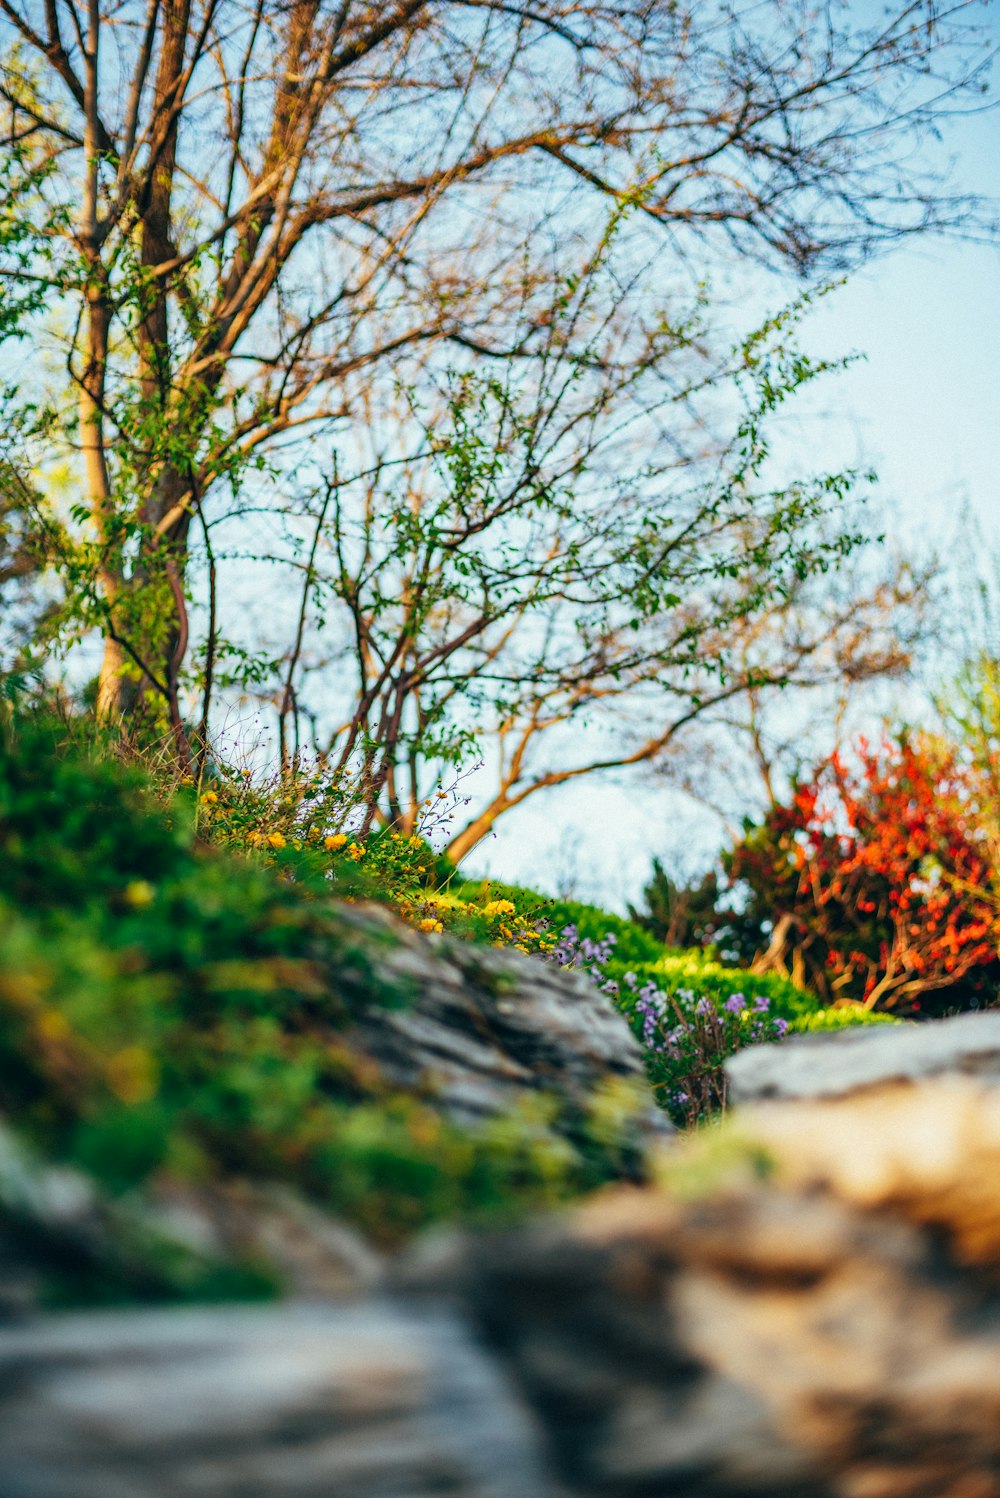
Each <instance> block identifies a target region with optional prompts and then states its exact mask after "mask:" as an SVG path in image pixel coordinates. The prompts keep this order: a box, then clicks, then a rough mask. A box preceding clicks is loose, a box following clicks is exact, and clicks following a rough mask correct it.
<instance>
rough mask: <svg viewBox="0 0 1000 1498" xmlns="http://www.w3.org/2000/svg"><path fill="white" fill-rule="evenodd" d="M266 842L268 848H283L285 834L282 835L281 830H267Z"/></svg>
mask: <svg viewBox="0 0 1000 1498" xmlns="http://www.w3.org/2000/svg"><path fill="white" fill-rule="evenodd" d="M267 844H268V847H270V848H283V847H284V846H285V836H284V833H282V832H269V833H268V834H267Z"/></svg>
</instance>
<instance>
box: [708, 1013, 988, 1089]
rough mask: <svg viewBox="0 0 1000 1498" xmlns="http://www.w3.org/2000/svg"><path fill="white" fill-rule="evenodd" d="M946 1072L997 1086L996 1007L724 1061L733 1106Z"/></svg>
mask: <svg viewBox="0 0 1000 1498" xmlns="http://www.w3.org/2000/svg"><path fill="white" fill-rule="evenodd" d="M948 1074H952V1075H958V1076H977V1077H995V1078H996V1079H997V1080H998V1081H1000V1010H990V1011H988V1012H980V1013H975V1014H957V1015H955V1016H953V1017H952V1018H951V1019H942V1020H928V1021H927V1022H926V1023H921V1024H906V1025H872V1026H871V1027H870V1028H869V1027H865V1026H858V1028H857V1029H853V1030H836V1031H827V1032H826V1033H825V1034H824V1033H820V1034H817V1035H797V1036H794V1037H793V1038H792V1039H791V1040H787V1041H783V1042H782V1043H781V1044H779V1045H758V1046H750V1047H748V1048H747V1049H746V1050H745V1051H740V1052H739V1053H738V1054H737V1055H736V1056H733V1057H732V1058H731V1059H730V1060H729V1061H727V1062H726V1075H727V1077H728V1078H729V1096H730V1100H731V1101H732V1102H734V1103H748V1102H752V1101H754V1100H756V1099H760V1098H829V1097H842V1096H844V1095H846V1094H847V1093H851V1092H857V1091H858V1090H859V1089H860V1088H863V1087H877V1086H879V1085H880V1084H882V1083H885V1082H907V1081H909V1082H916V1081H919V1080H920V1079H921V1078H924V1077H938V1076H945V1075H948Z"/></svg>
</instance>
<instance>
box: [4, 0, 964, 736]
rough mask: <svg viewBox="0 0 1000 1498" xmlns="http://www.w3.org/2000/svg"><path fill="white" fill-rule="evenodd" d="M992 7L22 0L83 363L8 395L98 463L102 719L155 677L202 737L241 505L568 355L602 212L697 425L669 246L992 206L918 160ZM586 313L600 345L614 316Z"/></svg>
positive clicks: (47, 229) (88, 622) (44, 295)
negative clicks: (197, 654) (496, 379)
mask: <svg viewBox="0 0 1000 1498" xmlns="http://www.w3.org/2000/svg"><path fill="white" fill-rule="evenodd" d="M967 13H968V6H967V5H966V4H964V3H959V4H958V5H956V6H953V7H952V8H951V9H950V10H949V11H948V12H946V13H945V14H944V15H941V13H940V12H939V8H938V7H937V6H936V5H934V4H931V3H907V4H901V5H899V6H898V7H897V8H896V9H895V10H893V11H892V12H890V13H889V14H887V15H886V16H885V17H880V18H879V20H878V22H877V23H875V24H866V23H865V21H864V20H863V19H858V18H856V17H855V16H854V15H852V14H851V12H850V11H849V10H847V9H844V10H842V9H840V8H839V7H828V8H825V9H822V10H820V11H818V12H815V13H813V12H803V11H802V10H801V9H800V8H799V7H797V6H792V5H790V4H787V3H784V0H772V3H770V4H767V5H765V6H759V5H745V6H743V5H737V6H735V7H731V6H728V5H723V4H718V5H716V4H709V5H700V6H698V7H697V9H696V10H688V9H686V8H684V7H682V6H678V5H677V4H676V3H674V0H652V3H651V0H626V3H624V4H614V5H607V4H603V3H595V4H591V3H585V4H575V5H572V6H567V5H565V4H564V3H562V0H535V3H533V4H531V5H527V4H521V3H520V0H513V3H511V0H503V3H501V0H393V3H388V4H384V5H382V4H379V5H373V4H366V3H361V0H290V3H281V4H277V3H272V0H142V3H139V0H115V3H113V4H112V3H102V0H87V4H86V5H84V3H83V0H46V3H45V4H44V5H43V4H41V3H39V4H27V3H21V4H19V3H18V0H0V16H2V17H3V20H4V23H5V35H4V37H3V45H4V47H5V51H4V53H3V62H2V75H0V96H2V98H3V99H4V100H5V101H6V106H7V122H6V125H7V128H6V130H5V132H4V134H5V147H4V150H5V161H4V168H5V169H4V173H3V180H4V183H5V189H4V210H3V215H4V216H3V232H2V234H0V282H2V284H3V288H4V291H3V301H2V304H0V339H6V338H18V337H20V338H25V337H30V338H32V339H33V340H36V341H37V340H42V341H44V340H46V339H47V340H49V341H50V343H51V344H53V345H54V346H57V347H58V348H59V349H60V350H61V355H62V358H63V361H64V366H65V369H66V371H67V373H68V387H67V388H66V389H64V390H62V391H59V390H56V391H54V392H53V391H42V392H39V389H38V386H39V385H40V384H41V383H42V382H43V376H44V370H43V369H40V368H39V366H37V365H34V366H33V367H32V368H31V369H30V370H28V371H27V372H26V373H25V374H23V375H22V377H21V378H20V380H19V381H15V384H16V385H17V388H16V389H14V390H12V391H10V392H8V394H9V397H10V398H9V400H8V407H9V406H10V405H11V403H13V404H14V405H16V407H17V409H18V410H19V411H20V412H22V413H23V412H24V411H25V410H29V409H30V411H31V412H33V413H34V415H35V416H36V417H37V420H35V421H34V425H33V427H32V429H31V431H30V433H29V434H28V435H29V436H30V438H31V442H30V444H29V446H30V447H31V448H32V454H31V466H32V469H33V470H34V471H35V472H41V473H43V474H44V473H45V472H46V470H51V467H52V465H53V463H54V462H55V461H56V460H57V459H59V458H62V457H68V458H69V459H70V460H71V461H72V462H73V463H74V464H77V465H78V470H79V472H78V487H79V498H78V502H77V503H76V504H74V505H72V506H71V507H70V508H69V509H68V511H67V512H66V513H64V514H63V515H62V516H61V517H60V518H61V520H62V521H63V522H64V526H63V530H62V531H61V533H60V540H59V547H60V551H59V555H60V558H61V559H62V561H63V564H64V565H63V571H64V574H65V575H66V578H67V584H68V586H67V594H68V597H67V610H66V615H65V617H66V620H67V626H69V624H72V625H73V626H74V627H75V628H76V629H77V630H86V629H88V628H97V629H98V630H100V632H101V633H102V634H103V636H104V641H105V644H104V659H103V665H102V667H101V675H100V683H99V690H98V705H99V708H100V710H101V711H102V712H104V713H106V714H117V713H121V712H123V711H127V710H129V708H130V706H132V705H134V704H135V702H136V701H137V700H138V699H139V698H140V697H141V696H142V695H143V694H145V693H148V692H153V693H154V694H156V695H158V696H159V698H160V699H162V701H163V702H164V703H165V704H166V705H167V707H168V709H169V713H170V717H171V720H172V723H173V727H174V730H175V734H176V737H177V742H178V746H179V750H180V751H182V752H183V749H184V743H185V738H186V730H185V725H184V723H183V722H182V714H181V710H180V705H179V684H180V681H181V673H182V670H183V668H184V662H185V656H186V652H187V647H188V641H189V634H190V630H189V618H188V615H189V605H190V602H191V598H190V588H191V568H190V562H191V557H192V552H193V551H194V550H197V549H198V548H200V553H199V554H200V555H203V556H207V559H208V567H207V571H208V575H209V577H210V578H211V580H212V584H213V589H214V585H215V582H216V581H217V577H216V570H215V564H214V562H213V561H212V559H211V547H210V541H209V531H208V524H209V516H210V512H211V508H212V506H214V505H218V504H220V503H223V502H224V500H225V496H227V495H228V494H229V493H231V492H239V491H240V486H241V484H243V485H245V484H246V482H247V479H248V475H252V473H253V469H254V465H259V466H260V468H261V469H262V470H264V469H266V470H267V471H268V472H269V473H270V474H271V475H272V490H273V492H272V493H271V494H270V495H269V496H268V497H267V498H266V499H264V498H263V495H264V493H265V489H264V486H263V485H258V487H257V489H256V491H255V502H256V504H257V505H260V504H262V503H264V504H270V505H277V506H279V507H280V505H281V503H282V499H281V491H282V487H283V482H284V478H285V477H286V476H287V474H288V472H289V470H290V467H292V466H293V465H294V458H293V457H291V456H289V450H288V443H289V442H290V440H291V439H292V438H293V437H294V436H295V435H297V434H301V433H302V432H304V431H312V432H318V431H326V432H336V431H338V430H341V431H344V430H347V431H350V430H352V429H353V430H355V431H356V430H357V429H358V428H359V427H360V426H361V425H362V424H363V423H364V422H365V421H366V420H368V419H369V416H370V415H372V414H374V416H375V419H376V420H381V419H382V411H383V410H385V409H386V406H387V400H388V396H389V393H390V392H391V390H392V389H393V388H394V387H395V386H396V385H397V384H399V383H402V384H404V385H419V386H420V387H421V388H422V389H424V391H425V392H426V391H427V390H428V389H431V390H432V389H434V388H435V385H436V383H437V382H439V380H440V376H441V368H442V363H441V360H442V350H445V349H446V350H448V351H450V352H449V357H451V356H455V357H457V358H459V359H460V360H461V359H465V360H467V361H469V360H476V361H480V362H482V361H486V362H490V361H496V360H499V361H508V362H513V363H515V364H526V363H530V362H532V361H537V360H539V359H541V360H543V361H544V360H545V359H546V358H549V357H551V353H552V335H551V328H552V324H553V314H554V311H555V310H556V308H557V307H558V305H559V303H560V301H561V299H562V298H563V297H564V295H565V291H566V286H567V283H568V282H572V281H573V279H574V278H575V277H576V276H578V275H579V274H580V273H581V271H583V270H585V268H586V266H587V265H588V264H589V263H590V261H591V260H592V258H593V255H594V246H595V243H596V242H597V241H599V240H600V239H601V236H602V235H603V232H604V221H605V217H606V212H605V208H604V207H603V206H602V205H603V204H607V203H612V204H615V205H620V204H621V202H622V201H623V198H627V197H629V196H630V195H634V200H635V202H636V205H637V212H636V213H635V215H634V217H633V221H632V226H631V228H630V230H629V250H628V255H627V257H626V258H627V260H628V269H627V274H626V278H625V280H624V281H623V283H622V284H621V286H620V287H619V291H618V300H617V303H616V304H615V306H614V308H613V310H614V314H615V323H614V325H615V329H616V333H615V340H614V342H615V348H616V350H617V353H616V358H617V361H618V363H619V365H620V367H621V369H622V370H628V369H640V370H647V371H653V372H658V371H662V372H663V379H664V382H665V384H664V390H665V392H666V393H667V399H666V402H665V406H664V411H665V415H666V414H668V413H669V411H670V410H671V409H674V408H672V407H671V405H670V390H671V384H672V375H671V368H672V365H671V360H672V357H673V354H674V353H675V340H673V339H671V338H669V337H667V338H665V337H663V336H662V328H661V311H660V309H661V305H662V301H663V298H662V297H659V296H658V297H657V298H656V299H655V302H651V301H650V298H649V290H650V286H651V284H652V283H653V281H654V279H655V280H659V281H660V282H662V280H663V264H664V261H663V256H664V254H666V253H670V254H671V256H675V255H677V256H679V257H680V258H679V259H674V260H672V262H671V263H673V264H676V265H677V266H678V267H683V265H684V263H685V262H684V256H685V255H687V256H693V257H695V259H696V260H697V261H698V263H699V264H700V265H704V264H706V263H708V262H709V261H710V259H711V256H712V255H713V253H715V252H714V251H713V248H712V247H713V246H718V247H725V248H727V249H728V248H731V249H733V250H734V251H736V252H737V253H739V254H743V255H747V256H750V257H751V258H753V259H756V260H760V261H764V262H766V263H769V264H779V265H780V264H785V265H789V264H790V265H791V266H793V267H795V268H796V269H798V270H802V271H813V272H815V271H819V270H822V269H823V268H824V267H825V268H829V267H831V266H841V265H843V264H846V263H849V262H851V261H853V260H855V259H857V258H859V257H861V256H863V255H865V254H866V253H868V252H870V251H871V250H873V249H874V248H876V247H877V246H878V245H879V244H881V243H884V242H885V241H886V240H889V239H893V238H896V237H898V236H899V235H902V234H907V233H912V232H916V231H919V230H923V229H926V228H928V227H934V226H938V227H947V226H954V225H958V224H964V225H965V226H966V227H968V226H969V225H972V224H975V223H976V222H982V221H983V220H982V218H981V215H979V213H978V207H977V205H975V204H970V203H969V202H968V201H961V200H959V199H957V198H956V197H955V196H954V195H951V194H949V193H948V192H947V190H942V188H941V184H940V183H935V182H934V181H932V180H929V179H928V177H927V175H926V174H924V173H921V172H920V171H919V170H918V169H917V168H915V167H914V166H913V160H914V157H913V152H912V146H913V142H914V140H915V139H917V138H918V137H920V136H922V135H926V134H928V133H929V132H931V131H932V130H933V129H934V128H935V123H936V120H937V119H938V118H939V116H941V115H942V114H944V113H947V112H950V111H952V110H953V109H954V108H956V107H958V106H957V104H956V100H957V98H958V96H960V95H961V94H962V92H963V90H965V89H968V88H975V87H978V86H979V82H980V64H979V62H978V60H977V58H976V56H975V55H974V54H973V53H972V52H971V51H970V43H971V42H972V41H973V40H974V39H973V38H971V37H970V33H969V29H968V23H967ZM678 273H679V272H678ZM648 306H652V307H653V311H652V313H651V314H649V313H647V312H646V311H645V308H647V307H648ZM670 321H671V325H672V326H673V327H676V326H677V322H678V319H676V318H674V319H671V320H670ZM562 328H563V336H564V337H565V338H567V339H568V340H569V342H570V345H571V346H572V348H573V349H575V352H576V353H577V354H581V353H582V352H583V349H584V347H585V346H586V345H587V342H588V340H589V339H590V337H591V334H592V329H591V328H590V327H583V328H579V327H575V326H573V325H572V324H569V325H567V324H566V323H565V321H564V322H563V323H562ZM623 383H625V384H626V385H627V382H623ZM678 383H679V385H680V386H681V387H682V388H684V386H685V384H686V381H685V379H684V378H683V377H682V378H681V379H680V380H679V382H678ZM70 397H72V402H73V405H74V406H75V410H73V409H71V406H70V403H69V402H70ZM664 419H665V418H664ZM29 425H30V423H29ZM661 436H662V441H663V442H664V444H670V443H674V444H675V445H676V444H677V443H678V440H679V439H678V438H677V437H676V435H675V434H673V433H672V431H671V430H670V427H669V423H668V422H666V421H665V426H664V429H663V430H662V433H661ZM679 456H680V453H679ZM43 499H44V500H45V501H46V502H48V499H47V496H46V495H45V494H44V489H43ZM49 519H50V521H51V517H49ZM67 559H68V560H67ZM218 601H219V599H218V594H217V592H216V591H213V592H212V596H211V599H210V601H209V607H208V610H207V612H208V614H209V615H210V616H211V617H214V611H215V606H216V603H217V602H218ZM223 601H224V600H223ZM210 656H211V652H207V654H206V658H205V661H204V674H205V676H206V677H210V676H211V666H210V664H209V660H210ZM206 696H207V693H206Z"/></svg>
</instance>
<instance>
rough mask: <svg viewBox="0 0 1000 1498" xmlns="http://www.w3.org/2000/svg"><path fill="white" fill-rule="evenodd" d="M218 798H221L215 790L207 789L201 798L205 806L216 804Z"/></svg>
mask: <svg viewBox="0 0 1000 1498" xmlns="http://www.w3.org/2000/svg"><path fill="white" fill-rule="evenodd" d="M218 800H219V798H218V796H217V795H216V794H215V792H214V791H206V792H205V794H204V795H203V796H202V798H201V801H202V805H203V806H215V805H216V804H217V803H218Z"/></svg>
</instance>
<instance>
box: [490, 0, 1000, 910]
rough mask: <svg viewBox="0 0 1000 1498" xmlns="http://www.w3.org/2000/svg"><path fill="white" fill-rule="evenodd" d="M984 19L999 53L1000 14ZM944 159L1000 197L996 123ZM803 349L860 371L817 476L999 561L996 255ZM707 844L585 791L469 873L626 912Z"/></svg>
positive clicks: (824, 323)
mask: <svg viewBox="0 0 1000 1498" xmlns="http://www.w3.org/2000/svg"><path fill="white" fill-rule="evenodd" d="M989 10H990V16H991V21H992V25H993V27H994V29H995V30H996V31H997V33H998V37H1000V5H997V4H996V3H993V4H991V5H990V7H989ZM949 148H950V150H951V151H952V152H953V153H954V167H953V172H952V180H953V181H954V182H955V183H957V184H959V185H961V186H967V187H969V188H971V189H973V190H976V191H979V192H982V193H988V194H994V193H995V194H997V195H998V196H1000V113H998V112H997V111H993V112H992V113H982V114H979V115H978V116H976V117H974V118H970V119H968V120H965V121H963V122H962V123H961V125H960V126H958V127H957V128H956V129H955V131H954V133H953V135H952V136H951V137H950V140H949ZM779 299H780V297H779ZM806 342H807V344H808V345H809V346H810V347H812V348H814V349H815V350H816V351H817V352H822V353H826V354H846V353H848V352H850V351H858V352H859V353H862V354H863V355H864V356H865V357H864V359H863V360H862V361H860V362H858V363H856V364H855V365H853V366H852V367H851V368H850V369H849V370H847V371H845V372H844V373H843V374H842V375H840V376H838V378H837V380H836V382H835V383H833V384H829V385H827V386H826V391H825V402H826V403H825V405H824V406H823V407H822V408H820V409H819V410H816V411H814V412H813V414H812V416H811V418H810V423H809V427H808V440H809V443H810V447H811V449H812V452H813V454H814V457H815V458H816V461H817V462H818V463H822V464H823V465H824V466H833V465H836V464H851V463H854V462H857V461H863V462H864V463H870V464H871V465H872V466H874V468H875V469H876V471H877V472H878V475H879V481H880V482H879V489H878V494H877V498H876V501H875V504H876V507H877V513H876V514H875V515H874V516H873V519H874V521H875V522H876V528H878V529H882V530H884V531H885V532H886V533H887V534H888V535H890V536H891V535H898V536H899V537H900V539H901V540H902V542H903V544H904V545H906V546H907V547H908V548H909V549H912V550H914V551H917V552H920V553H924V554H926V552H927V551H928V550H935V551H937V552H938V553H939V554H940V555H941V556H942V559H943V560H944V561H945V563H947V562H948V561H949V560H950V559H951V558H952V557H953V556H954V555H955V554H956V550H957V547H956V543H957V542H958V541H959V539H960V528H961V526H960V522H961V515H962V511H963V509H964V508H965V507H966V506H968V507H969V508H970V509H971V510H972V511H973V512H974V514H975V516H976V517H977V520H978V524H979V527H980V530H981V536H982V539H983V541H985V543H986V545H987V547H988V548H991V549H992V550H994V551H995V552H996V553H997V555H998V556H1000V248H998V247H997V246H985V245H977V244H969V243H964V242H962V241H959V240H943V239H937V240H930V239H923V240H913V241H910V242H908V243H905V244H903V245H901V246H898V247H897V248H895V249H894V250H893V251H892V252H891V253H889V254H885V255H883V256H882V257H881V258H879V259H878V260H877V261H876V262H874V263H873V264H872V265H870V266H868V267H867V268H865V269H864V270H862V271H858V272H856V273H855V274H854V275H853V276H852V277H851V278H850V280H849V281H848V283H847V284H846V285H845V286H844V287H842V288H841V289H840V290H838V291H837V292H836V293H835V294H834V295H833V296H831V297H829V298H827V299H826V301H825V302H824V303H823V304H822V305H821V307H819V308H818V309H817V310H816V312H815V313H814V314H813V315H812V317H811V318H810V320H809V324H808V330H807V337H806ZM956 587H957V588H959V589H960V587H961V581H960V580H958V579H957V580H956ZM719 835H720V833H719V829H718V825H717V824H714V825H713V823H712V819H711V817H710V816H707V815H706V813H705V812H704V811H703V810H702V809H701V808H699V807H697V806H695V805H694V804H692V803H690V802H686V801H685V800H684V799H683V798H681V797H679V796H677V795H676V794H673V793H671V792H670V791H669V790H668V789H667V788H666V787H664V786H662V785H657V784H654V783H651V782H650V781H649V780H643V779H642V777H641V776H639V777H636V778H634V779H632V780H631V781H629V782H622V783H621V784H619V785H615V784H603V785H602V784H599V783H598V782H597V781H596V780H595V781H590V782H586V781H585V782H582V783H577V785H576V786H574V787H573V788H572V789H567V790H566V791H564V792H556V793H554V794H553V795H552V796H550V797H546V796H542V797H539V798H538V800H537V803H535V804H532V803H531V802H529V803H528V804H527V805H526V806H525V808H524V810H523V811H521V812H519V813H518V812H515V813H513V814H512V815H511V816H510V817H509V818H508V819H507V820H506V821H504V822H501V823H500V824H499V825H498V827H497V830H496V833H495V836H494V837H493V838H492V839H490V840H488V841H487V842H485V843H484V844H482V845H481V847H480V848H479V849H477V850H476V852H475V854H474V855H472V857H470V859H469V860H468V862H467V865H466V866H465V867H466V868H467V869H468V871H469V872H470V873H471V872H476V873H483V874H490V875H491V876H494V877H497V878H503V879H508V880H511V881H514V882H518V883H526V884H532V885H535V886H536V887H543V888H546V889H548V890H549V891H550V892H555V891H556V889H558V888H560V887H562V888H572V889H573V890H574V891H575V892H576V893H577V894H578V895H579V896H580V897H581V898H589V899H599V900H600V901H601V903H604V904H607V905H609V906H612V907H616V908H622V907H623V906H624V903H625V901H626V900H627V899H635V898H636V897H637V896H638V894H639V891H640V890H641V887H642V884H643V882H644V879H645V877H646V876H647V874H648V870H649V865H650V862H651V859H652V857H653V855H654V854H659V855H661V856H666V857H667V859H668V860H676V861H678V862H679V863H680V864H681V865H682V866H683V865H685V864H687V865H689V866H690V865H692V864H696V863H697V862H699V861H702V862H703V861H705V860H706V859H708V858H710V856H711V851H712V847H713V843H714V840H716V839H717V838H718V837H719Z"/></svg>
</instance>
